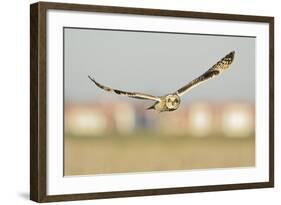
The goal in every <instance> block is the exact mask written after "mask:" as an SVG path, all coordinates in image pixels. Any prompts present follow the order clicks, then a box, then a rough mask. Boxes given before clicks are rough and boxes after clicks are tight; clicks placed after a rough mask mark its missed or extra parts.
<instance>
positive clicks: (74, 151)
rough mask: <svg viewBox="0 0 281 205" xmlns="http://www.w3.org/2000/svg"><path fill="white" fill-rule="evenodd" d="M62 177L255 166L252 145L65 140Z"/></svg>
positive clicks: (198, 141)
mask: <svg viewBox="0 0 281 205" xmlns="http://www.w3.org/2000/svg"><path fill="white" fill-rule="evenodd" d="M64 152H65V153H64V156H65V159H64V163H65V164H64V166H65V167H64V168H65V169H64V170H65V173H64V174H65V175H89V174H105V173H126V172H150V171H166V170H190V169H208V168H228V167H248V166H254V165H255V141H254V138H253V137H250V138H246V139H225V138H222V137H217V138H203V139H196V138H191V137H178V138H160V137H150V136H127V137H124V136H123V137H122V136H108V137H103V138H78V137H65V150H64Z"/></svg>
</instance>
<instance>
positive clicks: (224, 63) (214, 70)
mask: <svg viewBox="0 0 281 205" xmlns="http://www.w3.org/2000/svg"><path fill="white" fill-rule="evenodd" d="M234 53H235V52H234V51H232V52H231V53H229V54H227V55H226V56H225V57H224V58H222V59H221V60H220V61H219V62H217V63H216V64H215V65H213V66H212V67H211V68H210V69H209V70H207V71H206V72H205V73H203V74H202V75H201V76H199V77H198V78H196V79H194V80H192V81H191V82H189V83H188V84H187V85H185V86H183V87H182V88H180V89H178V90H177V92H176V94H178V95H179V96H182V95H183V94H185V93H186V92H188V91H189V90H190V89H192V88H194V87H196V86H198V85H200V84H201V83H203V82H205V81H207V80H209V79H211V78H213V77H215V76H217V75H219V74H221V73H222V72H223V71H224V70H226V69H228V68H229V66H230V64H231V63H232V62H233V59H234Z"/></svg>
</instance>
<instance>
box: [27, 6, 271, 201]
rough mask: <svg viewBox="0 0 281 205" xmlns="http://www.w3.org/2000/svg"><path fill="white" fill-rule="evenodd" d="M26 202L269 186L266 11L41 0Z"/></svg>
mask: <svg viewBox="0 0 281 205" xmlns="http://www.w3.org/2000/svg"><path fill="white" fill-rule="evenodd" d="M30 17H31V18H30V42H31V47H30V63H31V66H30V69H31V73H30V76H31V81H30V84H31V86H30V93H31V98H30V102H31V103H30V110H31V112H30V121H31V123H30V124H31V129H30V130H31V134H30V160H31V163H30V198H31V200H34V201H37V202H52V201H64V200H83V199H99V198H113V197H130V196H145V195H160V194H176V193H189V192H207V191H221V190H234V189H250V188H265V187H273V186H274V155H273V153H274V18H273V17H265V16H247V15H234V14H218V13H201V12H188V11H174V10H156V9H143V8H125V7H109V6H97V5H80V4H62V3H47V2H40V3H35V4H32V5H31V13H30Z"/></svg>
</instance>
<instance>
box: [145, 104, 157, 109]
mask: <svg viewBox="0 0 281 205" xmlns="http://www.w3.org/2000/svg"><path fill="white" fill-rule="evenodd" d="M154 106H155V104H153V105H151V106H150V107H148V108H146V109H147V110H154V109H155V107H154Z"/></svg>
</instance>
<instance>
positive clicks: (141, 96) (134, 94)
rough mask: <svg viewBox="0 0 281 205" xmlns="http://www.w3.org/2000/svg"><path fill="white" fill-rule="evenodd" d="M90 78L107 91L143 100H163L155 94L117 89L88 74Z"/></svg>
mask: <svg viewBox="0 0 281 205" xmlns="http://www.w3.org/2000/svg"><path fill="white" fill-rule="evenodd" d="M88 77H89V78H90V80H91V81H93V82H94V83H95V84H96V86H98V87H99V88H101V89H103V90H105V91H107V92H112V93H116V94H118V95H124V96H128V97H130V98H137V99H143V100H155V101H161V99H160V98H159V97H157V96H153V95H148V94H144V93H137V92H127V91H122V90H117V89H113V88H110V87H107V86H104V85H101V84H100V83H98V82H97V81H95V79H94V78H91V77H90V76H88Z"/></svg>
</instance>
